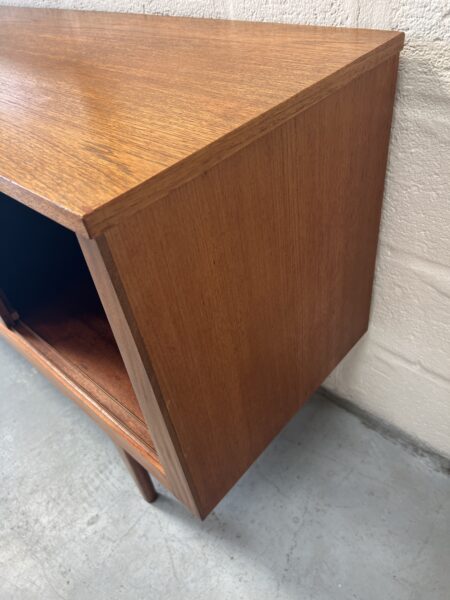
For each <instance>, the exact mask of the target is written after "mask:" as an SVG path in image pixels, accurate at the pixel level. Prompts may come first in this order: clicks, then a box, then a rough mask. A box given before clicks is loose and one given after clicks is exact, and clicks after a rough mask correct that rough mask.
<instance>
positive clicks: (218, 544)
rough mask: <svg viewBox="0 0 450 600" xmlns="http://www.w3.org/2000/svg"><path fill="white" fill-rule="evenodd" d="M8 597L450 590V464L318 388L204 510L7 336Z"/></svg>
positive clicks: (396, 598)
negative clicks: (144, 467)
mask: <svg viewBox="0 0 450 600" xmlns="http://www.w3.org/2000/svg"><path fill="white" fill-rule="evenodd" d="M0 466H1V477H0V600H10V599H18V600H25V599H26V600H28V599H33V600H35V599H38V600H41V599H42V600H53V599H67V600H69V599H70V600H72V599H74V600H103V599H105V600H106V599H107V600H115V599H131V600H141V599H142V600H143V599H149V600H150V599H151V600H160V599H161V600H162V599H164V600H166V599H167V600H172V599H175V600H190V599H195V600H203V599H205V600H237V599H244V600H266V599H267V600H288V599H289V600H291V599H296V600H297V599H298V600H309V599H311V600H331V599H333V600H352V599H360V600H372V599H373V600H403V599H408V600H449V598H450V477H449V476H448V475H446V474H445V473H443V472H440V471H438V470H436V469H434V468H433V466H432V463H431V462H430V461H429V460H428V459H427V458H421V457H418V456H415V455H413V454H412V453H411V452H410V451H408V449H405V448H404V447H402V446H401V445H400V444H396V443H395V442H393V441H390V440H388V439H385V438H384V437H382V436H381V435H379V434H378V433H376V432H375V431H373V430H371V429H368V428H367V427H365V426H364V425H363V424H362V423H361V422H360V421H359V420H358V418H357V417H355V416H353V415H351V414H349V413H347V412H345V411H344V410H342V409H341V408H338V407H337V406H335V405H334V404H332V403H330V402H329V401H327V400H326V399H324V398H322V397H321V396H319V395H316V397H314V398H313V399H312V400H311V401H310V402H309V403H308V405H307V406H306V407H305V408H304V409H303V410H302V411H301V412H300V413H299V415H298V416H297V417H296V418H295V419H294V420H293V421H292V422H291V423H290V424H289V425H288V427H287V428H286V429H285V430H284V431H283V433H282V434H281V435H280V436H279V437H278V438H277V439H276V440H275V441H274V442H273V443H272V444H271V446H270V447H269V449H268V450H267V451H266V452H265V453H264V454H263V455H262V457H261V458H260V459H259V460H258V461H257V462H256V464H255V465H254V466H253V467H252V468H251V469H250V470H249V472H248V473H247V474H246V475H245V476H244V477H243V478H242V480H241V481H240V482H239V483H238V484H237V485H236V486H235V488H234V489H233V490H232V491H231V492H230V494H229V495H228V496H227V497H226V498H225V499H224V501H223V502H222V503H221V504H220V505H219V507H218V508H217V509H216V510H215V511H214V512H213V513H212V514H211V515H210V516H209V517H208V519H207V520H206V521H205V522H203V523H201V522H198V521H196V520H195V519H194V518H192V517H191V516H189V514H188V513H187V512H186V511H185V509H184V508H183V507H182V506H180V505H179V504H178V503H177V502H176V501H175V500H173V499H172V498H171V497H169V496H168V495H167V494H166V493H164V495H162V496H161V497H160V498H159V500H158V502H157V503H156V504H155V505H153V506H149V505H146V504H145V503H144V502H143V501H142V500H141V498H140V496H139V495H138V493H137V491H136V489H135V488H134V486H133V484H132V482H131V481H130V479H129V476H128V474H127V473H126V471H125V468H124V466H123V465H122V463H121V461H120V460H119V459H118V458H117V454H116V450H115V448H114V446H113V444H112V443H111V442H110V441H109V439H107V437H106V436H105V435H104V434H103V433H102V432H101V431H100V430H99V429H98V428H97V427H96V425H95V424H93V423H92V422H91V421H90V420H89V419H88V417H87V416H85V415H84V414H83V413H82V412H81V411H80V410H79V409H78V408H77V407H76V406H74V405H72V403H71V402H70V401H69V400H67V399H66V398H64V397H63V396H62V395H61V394H60V393H59V392H58V391H56V390H55V389H54V388H53V387H52V385H51V384H49V383H47V382H46V380H45V379H44V378H43V377H42V376H41V375H40V374H38V373H37V372H36V371H35V370H34V369H33V368H32V367H31V366H29V365H28V364H27V363H26V362H25V360H23V359H22V358H20V357H19V356H18V355H17V354H16V353H15V352H14V351H13V350H11V349H9V348H8V347H6V345H5V344H4V343H2V342H0Z"/></svg>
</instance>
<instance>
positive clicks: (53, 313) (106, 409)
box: [0, 194, 162, 470]
mask: <svg viewBox="0 0 450 600" xmlns="http://www.w3.org/2000/svg"><path fill="white" fill-rule="evenodd" d="M0 220H1V222H2V223H4V224H8V227H6V228H5V230H4V233H3V236H2V238H1V240H0V273H1V277H0V288H1V289H2V292H3V294H4V296H5V297H6V298H7V300H8V304H10V305H11V306H13V307H14V312H15V313H17V315H16V322H15V324H14V326H13V328H12V329H13V331H11V332H8V331H7V329H6V326H5V325H3V324H0V326H1V327H2V334H3V335H4V336H6V337H7V338H8V339H9V340H10V341H12V342H13V343H14V345H15V346H16V347H18V348H19V349H21V350H22V351H26V353H27V355H29V356H31V357H33V358H34V359H35V361H37V363H38V365H37V366H41V365H42V364H46V365H47V368H49V369H50V370H52V371H54V376H55V377H57V378H61V377H62V378H64V379H65V380H66V381H68V382H71V385H72V386H73V393H77V394H78V402H79V403H80V404H82V403H83V400H84V401H85V402H87V407H86V408H87V410H88V412H89V411H92V410H96V411H98V412H99V413H102V414H104V415H105V417H106V420H107V422H109V423H110V424H111V426H113V427H118V428H120V429H121V430H123V431H125V432H127V434H128V435H129V436H130V439H134V441H135V443H136V444H138V445H139V446H140V447H141V453H144V454H148V458H149V461H150V462H151V463H152V464H158V468H159V470H161V469H162V467H160V465H159V461H158V458H157V453H156V450H155V448H154V444H153V441H152V439H151V437H150V433H149V431H148V427H147V426H146V424H145V421H144V417H143V414H142V411H141V408H140V406H139V403H138V400H137V398H136V394H135V393H134V390H133V387H132V385H131V382H130V378H129V376H128V373H127V371H126V368H125V365H124V363H123V360H122V357H121V355H120V351H119V348H118V346H117V343H116V341H115V338H114V335H113V333H112V331H111V327H110V325H109V323H108V319H107V317H106V314H105V311H104V309H103V307H102V304H101V302H100V299H99V297H98V294H97V291H96V288H95V285H94V283H93V281H92V277H91V275H90V273H89V270H88V268H87V266H86V263H85V260H84V257H83V254H82V252H81V249H80V248H79V244H78V241H77V239H76V236H75V235H74V234H73V233H72V232H70V231H68V230H65V229H64V228H63V227H62V226H61V225H58V224H57V223H54V222H52V221H50V220H49V219H47V218H46V217H43V216H42V215H39V213H36V212H35V211H33V210H31V209H29V208H27V207H25V206H23V205H21V204H20V203H18V202H16V201H15V200H13V199H11V198H8V197H6V196H4V195H1V194H0ZM24 232H26V236H24ZM20 338H21V339H20Z"/></svg>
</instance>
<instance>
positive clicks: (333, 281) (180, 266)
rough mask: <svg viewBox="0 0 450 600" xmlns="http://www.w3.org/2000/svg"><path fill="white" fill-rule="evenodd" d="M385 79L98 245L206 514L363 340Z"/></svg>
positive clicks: (259, 145) (389, 90) (387, 68)
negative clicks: (111, 266)
mask: <svg viewBox="0 0 450 600" xmlns="http://www.w3.org/2000/svg"><path fill="white" fill-rule="evenodd" d="M396 73H397V58H395V59H390V60H388V61H386V62H385V63H383V64H382V65H380V66H378V67H376V68H375V69H373V70H372V71H370V72H368V73H366V74H364V75H363V76H361V77H360V78H358V79H356V80H354V81H352V82H351V83H350V84H349V85H347V86H346V87H345V88H342V89H340V90H339V91H338V92H336V93H335V94H334V95H332V96H330V97H328V98H327V99H325V100H324V101H322V102H321V103H319V104H317V105H315V106H314V107H312V108H311V109H309V110H308V111H306V112H303V113H301V114H299V115H298V116H297V117H295V118H293V119H292V120H291V121H289V122H287V123H285V124H283V125H281V126H280V127H278V128H277V129H276V130H274V131H272V132H270V133H269V134H267V135H265V136H264V137H262V138H260V139H258V140H257V141H256V142H253V143H252V144H250V145H248V146H247V147H246V148H244V149H242V150H240V151H239V152H238V153H236V154H235V155H233V156H232V157H230V158H228V159H227V160H225V161H224V162H222V163H221V164H219V165H217V166H215V167H213V168H211V169H210V170H208V171H207V172H206V173H204V174H203V175H202V176H200V177H198V178H197V179H195V180H194V181H192V182H190V183H188V184H186V185H184V186H182V187H180V188H179V189H178V190H176V191H175V192H173V193H171V194H170V195H169V196H167V197H166V198H164V199H163V200H161V201H159V202H155V203H154V204H153V205H151V206H149V207H148V208H146V209H145V210H143V211H142V212H141V213H139V214H138V215H135V216H133V217H130V218H129V219H128V220H126V221H124V222H123V223H122V224H121V225H120V226H119V227H117V228H115V229H113V230H110V231H109V232H107V234H106V237H107V239H108V244H109V247H110V250H111V256H112V260H113V261H114V263H115V268H116V269H117V271H118V273H119V274H120V278H121V281H122V284H123V286H124V291H125V293H126V295H127V297H128V301H129V302H130V306H131V308H132V310H133V313H134V318H135V320H136V324H137V327H138V328H139V330H140V332H141V335H142V339H143V342H144V344H145V347H146V350H147V352H148V355H149V357H150V360H151V362H152V368H153V369H154V373H155V376H156V378H157V380H158V385H159V388H160V389H161V392H162V395H163V398H164V402H165V405H166V408H167V411H168V413H169V414H170V418H171V421H172V424H173V427H174V430H175V432H176V436H177V438H178V441H179V444H180V447H181V450H182V452H183V455H184V457H185V460H186V463H187V464H188V465H189V471H190V475H191V477H192V481H193V484H194V485H195V488H196V492H197V494H198V497H199V502H200V512H201V513H202V514H203V515H204V514H206V513H207V512H208V511H209V510H211V509H212V508H213V506H214V505H215V504H216V503H217V502H218V501H219V500H220V499H221V498H222V497H223V495H224V494H225V493H226V492H227V490H228V489H229V488H230V487H231V486H232V485H233V484H234V483H235V482H236V481H237V479H238V478H239V477H240V476H241V475H242V474H243V473H244V472H245V470H246V469H247V468H248V467H249V465H250V464H251V463H252V462H253V461H254V460H255V459H256V458H257V457H258V455H259V454H260V453H261V451H262V450H263V449H264V448H265V446H266V445H267V444H268V442H269V441H270V440H271V439H272V438H273V437H274V436H275V435H276V434H277V433H278V432H279V431H280V429H281V428H282V427H283V426H284V425H285V424H286V422H287V421H288V420H289V419H290V418H291V417H292V416H293V415H294V414H295V412H296V411H297V410H298V408H299V407H300V406H301V404H302V403H303V402H304V401H305V400H306V398H307V397H308V396H309V395H310V394H311V392H312V391H313V390H314V389H315V388H317V387H318V386H319V385H320V383H321V382H322V381H323V379H324V378H325V377H326V376H327V375H328V374H329V373H330V371H331V370H332V369H333V367H334V366H335V365H336V364H337V363H338V362H339V360H341V358H342V357H343V356H344V355H345V354H346V353H347V352H348V350H349V349H350V348H351V347H352V346H353V344H354V343H355V342H356V341H357V340H358V339H359V337H360V336H361V335H362V334H363V333H364V332H365V330H366V329H367V324H368V318H369V308H370V298H371V291H372V281H373V272H374V264H375V255H376V246H377V238H378V228H379V221H380V211H381V201H382V195H383V185H384V176H385V169H386V158H387V149H388V141H389V130H390V122H391V115H392V105H393V98H394V92H395V80H396Z"/></svg>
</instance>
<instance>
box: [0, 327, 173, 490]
mask: <svg viewBox="0 0 450 600" xmlns="http://www.w3.org/2000/svg"><path fill="white" fill-rule="evenodd" d="M0 337H2V338H4V339H5V340H6V341H7V342H8V343H9V344H10V345H11V346H13V347H14V348H15V349H16V350H18V351H19V352H20V353H21V354H23V356H24V357H25V358H27V359H28V360H29V361H30V362H31V363H32V364H33V365H35V367H36V368H37V369H39V370H40V371H41V372H42V373H43V374H44V375H46V376H47V377H48V378H49V379H50V380H51V381H52V382H53V383H54V384H55V385H56V386H57V387H58V388H59V389H60V390H62V391H63V392H64V394H66V395H67V396H69V397H70V398H71V399H72V400H74V401H75V402H76V404H78V406H80V408H82V409H83V410H84V411H85V412H86V413H87V414H88V415H89V416H90V417H91V418H92V419H93V420H94V421H95V422H96V423H97V424H98V425H99V426H100V427H101V428H102V429H103V430H104V431H105V432H106V433H107V434H108V435H109V436H110V437H111V438H112V440H113V441H114V442H115V443H116V445H118V446H120V447H122V448H123V449H124V450H126V451H127V452H128V453H129V454H130V455H132V456H133V457H134V458H135V460H137V461H138V462H139V463H140V464H141V465H143V466H145V468H146V469H147V470H148V471H149V472H150V473H151V474H152V475H154V476H155V477H156V478H157V479H158V480H159V481H161V483H163V485H165V486H166V487H168V488H169V489H170V484H169V482H168V481H167V478H166V475H165V473H164V469H163V468H162V466H161V463H160V461H159V458H158V456H157V454H156V452H155V449H154V448H153V444H152V443H147V441H144V440H143V439H141V438H140V437H139V436H138V435H136V434H135V432H134V431H133V430H132V429H130V428H128V427H127V426H126V425H125V424H124V422H123V421H122V420H121V419H118V418H116V416H115V415H114V413H113V411H110V410H108V408H107V406H108V401H107V399H106V398H105V392H104V390H102V389H101V388H99V387H98V386H97V385H96V384H95V382H94V381H92V380H91V379H89V378H88V377H86V376H85V375H84V374H83V373H82V371H80V370H79V369H77V368H76V367H74V365H73V364H71V363H70V362H68V361H66V360H65V359H64V358H63V357H62V356H61V354H59V353H58V352H57V351H55V350H54V349H53V348H52V347H51V346H50V345H49V344H47V343H46V342H45V341H44V340H42V339H41V338H39V336H37V335H36V334H35V333H34V332H33V331H32V330H31V329H30V328H29V327H27V326H26V325H25V324H24V323H21V322H19V323H16V324H15V327H14V329H13V330H11V329H8V328H7V327H6V326H5V325H4V324H3V323H1V322H0ZM147 436H148V434H147Z"/></svg>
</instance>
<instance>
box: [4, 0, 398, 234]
mask: <svg viewBox="0 0 450 600" xmlns="http://www.w3.org/2000/svg"><path fill="white" fill-rule="evenodd" d="M0 23H1V45H0V190H2V191H3V192H5V193H6V194H8V195H10V196H12V197H14V198H16V199H18V200H20V201H21V202H23V203H25V204H28V205H29V206H31V207H32V208H34V209H35V210H37V211H40V212H42V213H44V214H46V215H48V216H49V217H51V218H52V219H54V220H56V221H58V222H59V223H61V224H63V225H65V226H66V227H68V228H70V229H72V230H74V231H76V232H77V233H79V234H81V235H88V236H97V235H100V234H101V233H102V232H103V231H105V230H107V229H108V228H110V227H111V226H113V225H115V224H117V223H119V222H120V220H121V219H122V218H123V217H124V216H128V215H132V214H134V213H135V212H136V211H138V210H141V209H142V208H143V207H145V206H147V205H149V204H150V203H152V202H154V201H156V200H158V199H160V198H162V197H163V196H165V195H167V194H168V193H169V192H170V191H171V190H173V189H175V188H176V187H179V186H180V185H182V184H184V183H185V182H187V181H189V180H190V179H193V178H195V177H197V176H199V175H200V174H201V173H202V172H204V171H205V170H208V169H210V168H211V167H212V166H213V165H215V164H217V163H219V162H220V161H222V160H224V159H225V158H226V157H228V156H230V155H232V154H234V153H235V152H237V151H239V149H240V148H242V147H244V146H245V145H247V144H249V143H251V142H252V141H253V140H255V139H257V138H258V137H261V136H265V134H266V133H267V132H268V131H270V130H272V129H273V128H275V127H277V126H279V125H280V124H281V123H283V122H285V121H287V120H288V119H290V118H292V117H294V116H295V115H296V114H298V113H299V112H300V111H303V110H306V109H308V108H309V107H311V106H312V105H313V104H315V103H317V102H319V101H320V100H322V99H323V98H324V97H326V96H328V95H329V94H332V93H334V92H336V90H338V89H339V88H340V87H342V86H344V85H346V84H347V83H348V82H349V81H351V80H352V79H354V78H355V77H358V76H360V75H361V74H362V73H364V72H366V71H367V70H369V69H371V68H373V67H374V66H376V65H377V64H379V63H381V62H383V61H384V60H386V58H388V57H389V56H393V55H395V54H397V53H398V52H399V50H400V48H401V46H402V44H403V34H400V33H394V32H381V31H369V30H350V29H334V28H321V27H303V26H295V25H291V26H287V25H275V24H261V23H241V22H233V21H208V20H202V19H182V18H164V17H149V16H145V15H124V14H122V15H120V14H106V13H83V12H77V11H61V10H55V11H51V10H42V9H38V10H36V9H19V8H8V7H1V8H0Z"/></svg>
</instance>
